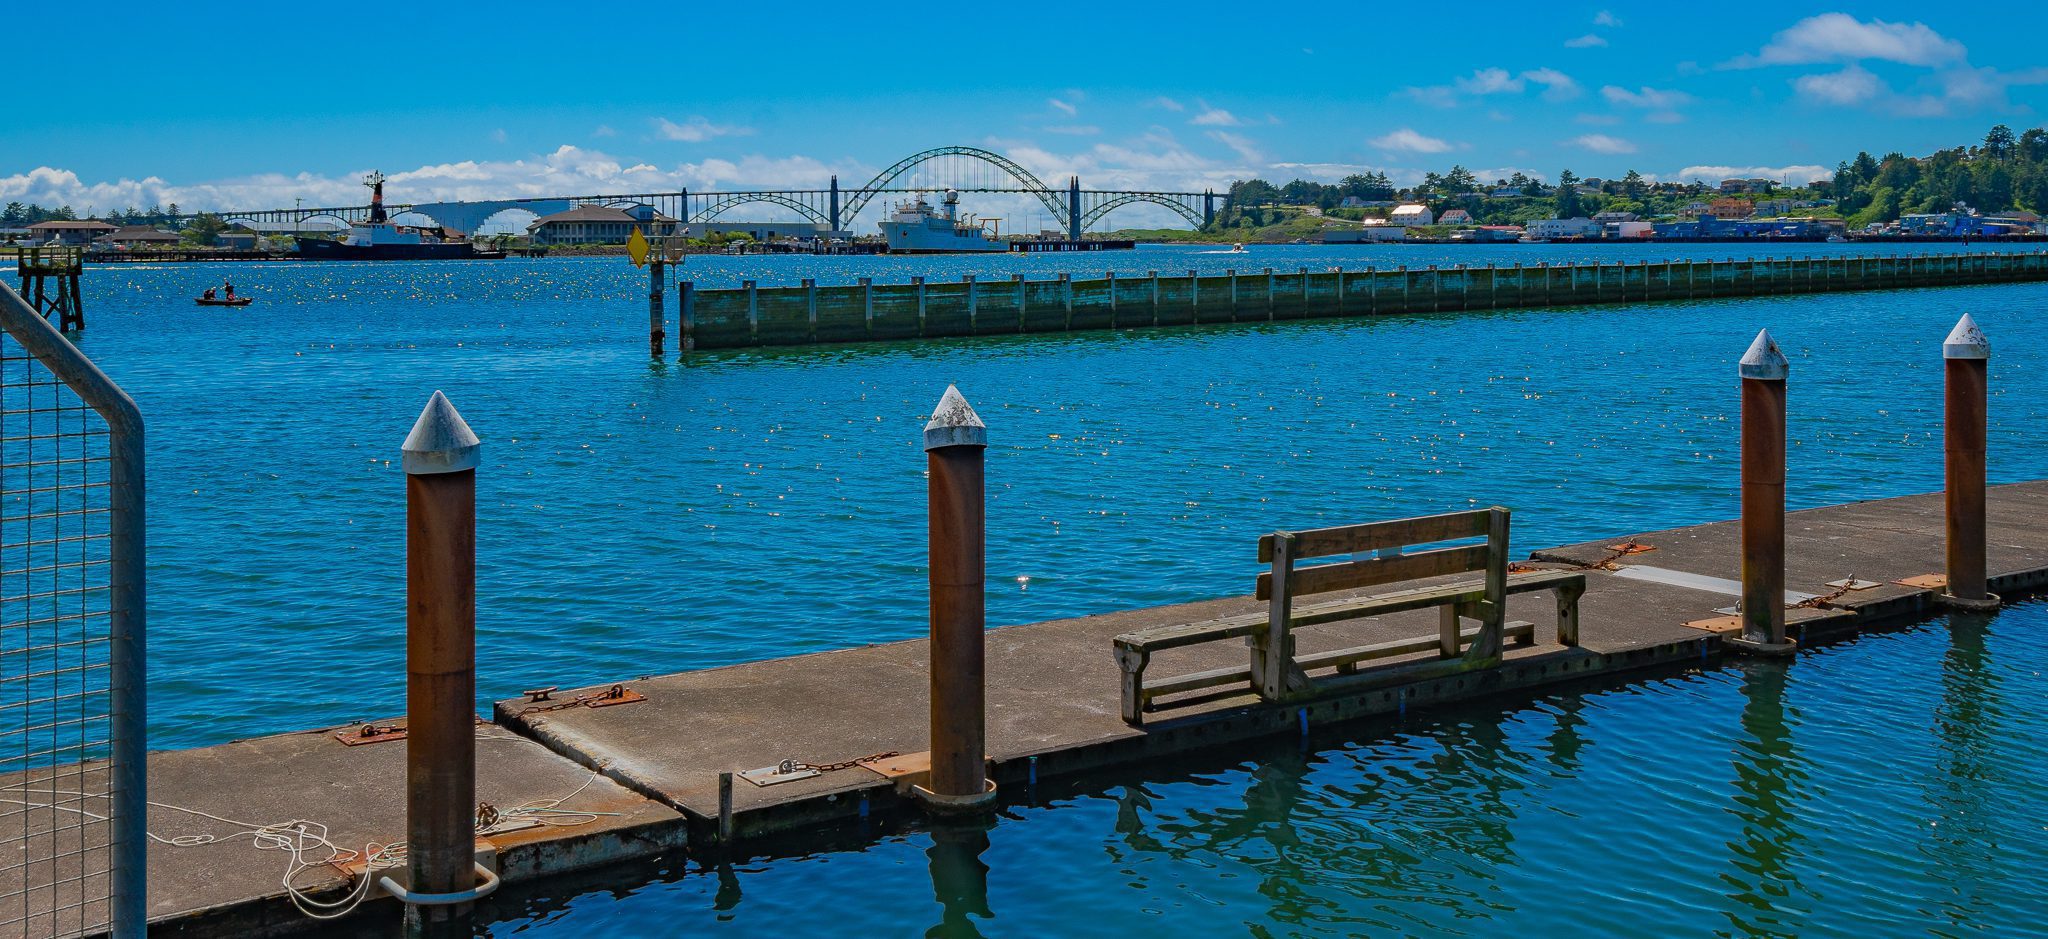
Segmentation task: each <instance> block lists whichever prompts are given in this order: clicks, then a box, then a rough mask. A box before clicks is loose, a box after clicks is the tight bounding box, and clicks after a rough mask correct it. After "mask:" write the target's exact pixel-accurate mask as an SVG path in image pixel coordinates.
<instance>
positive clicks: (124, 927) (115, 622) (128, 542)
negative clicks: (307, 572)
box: [0, 284, 149, 939]
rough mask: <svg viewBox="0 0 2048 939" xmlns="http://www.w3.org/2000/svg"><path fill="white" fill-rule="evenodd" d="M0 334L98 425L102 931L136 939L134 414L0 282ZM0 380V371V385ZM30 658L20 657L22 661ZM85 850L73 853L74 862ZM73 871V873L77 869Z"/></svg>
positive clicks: (138, 638) (142, 884) (143, 769)
mask: <svg viewBox="0 0 2048 939" xmlns="http://www.w3.org/2000/svg"><path fill="white" fill-rule="evenodd" d="M0 331H4V332H5V333H6V335H7V336H8V337H9V338H11V339H12V340H14V342H15V343H17V344H19V345H20V346H21V348H22V349H23V351H25V352H27V353H28V356H29V357H31V358H33V359H34V360H35V362H36V363H37V364H39V365H40V366H41V367H42V368H43V369H46V370H47V371H48V372H49V373H50V374H51V376H53V377H54V378H55V379H56V381H57V382H61V383H62V384H63V385H64V386H65V387H66V388H68V389H69V391H70V392H71V393H72V394H73V395H75V396H77V398H78V399H79V400H80V401H81V402H83V403H84V404H85V405H86V406H87V407H89V408H91V409H92V411H93V412H95V413H96V414H97V415H98V416H99V418H100V419H101V420H102V421H104V422H105V423H106V427H107V435H106V436H107V457H106V460H107V485H106V490H107V533H106V539H107V561H106V565H105V566H106V586H105V588H104V589H105V591H106V597H107V610H106V630H107V640H106V641H107V665H106V669H107V699H108V716H107V724H108V742H107V756H108V766H107V773H106V777H107V806H108V810H107V812H106V814H107V816H108V844H107V845H106V850H107V857H108V874H109V877H108V896H107V922H106V926H107V931H108V934H109V935H110V936H112V937H114V939H130V937H135V939H140V937H141V936H143V934H144V931H145V929H146V927H147V921H148V894H147V890H146V878H147V871H146V867H145V864H146V860H147V852H148V831H147V827H146V826H147V823H148V817H149V816H148V772H147V764H146V753H147V749H148V737H147V733H148V730H147V722H146V718H145V715H146V704H147V698H146V691H147V685H146V667H147V663H146V656H145V651H146V643H145V637H146V631H145V611H146V606H145V589H144V588H145V572H144V534H143V532H144V514H143V513H144V498H143V495H144V489H143V432H142V414H141V412H140V411H138V410H137V409H136V407H135V402H134V401H133V400H132V399H130V398H129V397H128V394H127V393H126V392H124V391H122V390H121V389H120V387H119V386H117V385H115V384H114V382H113V381H112V380H111V379H109V378H108V377H107V376H106V373H104V372H102V371H100V369H99V367H98V366H96V365H94V364H93V363H92V360H91V359H89V358H87V357H86V355H85V353H83V352H81V351H80V350H79V349H78V347H77V346H75V345H73V344H72V342H71V341H70V340H69V339H66V338H65V337H64V336H63V335H62V334H61V333H59V332H58V330H57V328H56V327H55V326H54V325H52V324H51V323H50V322H49V321H48V320H45V319H44V318H43V317H42V316H41V315H40V314H38V313H37V312H36V311H35V310H34V309H32V308H31V307H30V306H29V304H28V303H27V302H26V301H25V300H23V299H22V297H21V295H20V294H18V293H16V292H15V291H14V290H13V289H11V288H9V287H7V286H6V285H5V284H0ZM5 379H6V376H5V375H4V373H0V383H4V381H5ZM10 406H11V405H10ZM0 410H4V408H0ZM81 417H82V416H81ZM31 494H33V493H31ZM6 592H7V591H4V590H0V593H6ZM29 658H30V657H29V656H27V655H24V656H23V661H24V663H26V662H27V661H28V660H29ZM25 667H26V666H25ZM80 756H81V758H82V756H83V755H82V754H81V755H80ZM82 838H83V836H81V840H82ZM87 850H88V849H87V848H86V847H85V846H83V845H81V848H80V855H81V857H83V856H84V855H85V852H86V851H87ZM25 860H26V861H33V860H34V859H33V858H30V859H25ZM80 864H81V870H82V869H83V867H82V865H83V864H84V861H83V860H81V861H80ZM24 884H26V876H24ZM24 903H26V896H24ZM24 909H26V907H24Z"/></svg>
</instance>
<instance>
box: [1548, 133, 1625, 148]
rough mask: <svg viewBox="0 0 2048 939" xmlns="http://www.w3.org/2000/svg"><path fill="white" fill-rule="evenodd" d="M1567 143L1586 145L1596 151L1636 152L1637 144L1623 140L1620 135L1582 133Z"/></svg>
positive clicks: (1578, 145)
mask: <svg viewBox="0 0 2048 939" xmlns="http://www.w3.org/2000/svg"><path fill="white" fill-rule="evenodd" d="M1565 143H1567V144H1570V145H1573V146H1577V147H1584V148H1585V149H1587V150H1591V151H1593V152H1594V153H1634V152H1636V145H1635V144H1633V143H1630V142H1628V141H1626V140H1623V139H1621V138H1620V137H1609V136H1608V135H1606V134H1582V135H1580V136H1577V137H1573V138H1572V139H1570V140H1567V141H1565Z"/></svg>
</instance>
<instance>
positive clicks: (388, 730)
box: [334, 723, 405, 747]
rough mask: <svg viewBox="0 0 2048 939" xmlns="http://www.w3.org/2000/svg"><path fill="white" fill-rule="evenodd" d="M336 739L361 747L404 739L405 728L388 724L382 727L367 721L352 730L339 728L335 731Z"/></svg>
mask: <svg viewBox="0 0 2048 939" xmlns="http://www.w3.org/2000/svg"><path fill="white" fill-rule="evenodd" d="M334 739H336V740H339V741H341V742H342V743H345V744H347V745H349V746H351V747H360V746H363V745H365V744H372V743H385V742H388V741H392V740H404V739H405V728H403V727H392V726H390V725H388V724H387V725H384V726H381V727H380V726H378V725H376V724H374V723H366V724H364V725H363V726H361V727H357V728H354V729H351V730H337V731H335V732H334Z"/></svg>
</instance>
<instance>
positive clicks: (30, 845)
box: [0, 286, 143, 937]
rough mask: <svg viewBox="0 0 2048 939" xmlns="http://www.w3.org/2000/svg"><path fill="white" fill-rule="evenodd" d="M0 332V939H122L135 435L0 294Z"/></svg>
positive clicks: (131, 887)
mask: <svg viewBox="0 0 2048 939" xmlns="http://www.w3.org/2000/svg"><path fill="white" fill-rule="evenodd" d="M0 326H4V327H5V329H4V330H0V936H36V937H42V936H73V935H88V934H94V933H100V932H111V933H113V934H115V935H139V934H140V933H139V929H140V925H141V924H140V922H139V918H138V917H136V916H134V915H133V913H139V912H140V910H141V905H140V902H139V897H140V891H141V877H140V876H139V875H140V860H141V849H140V843H139V839H140V837H142V835H141V832H142V827H141V825H142V822H143V818H142V812H141V809H142V801H141V800H142V798H143V795H142V791H141V780H142V777H141V774H140V759H139V757H140V750H141V747H140V740H139V729H140V710H141V708H140V703H141V682H140V664H141V663H140V637H139V627H140V622H141V611H140V600H141V585H140V547H141V540H140V522H141V519H140V515H141V487H140V469H141V467H140V452H141V451H140V440H139V436H140V423H139V421H134V420H132V416H133V404H132V403H131V402H129V401H128V399H127V397H126V395H122V394H120V392H119V390H118V389H116V388H114V386H113V385H112V383H111V382H107V381H106V379H105V376H104V375H102V374H100V373H99V371H98V370H97V369H96V368H93V367H92V366H91V364H90V363H89V362H87V361H86V360H85V358H84V356H83V355H82V354H79V353H78V352H77V349H76V347H74V346H72V345H71V343H70V342H69V341H68V340H65V339H63V338H62V337H61V336H58V334H57V333H56V331H55V330H54V329H52V328H50V326H49V324H47V323H45V322H44V321H43V320H42V319H41V318H40V317H39V316H36V315H35V314H34V311H33V310H31V309H30V308H29V307H28V306H27V305H26V304H24V303H22V301H21V299H20V297H19V296H17V295H16V294H14V293H13V292H12V291H10V290H8V289H7V288H5V287H4V286H0ZM52 339H54V340H55V343H56V344H55V345H53V344H52V342H51V340H52ZM81 365H82V366H83V371H81V370H80V369H79V366H81ZM60 372H62V373H63V374H60ZM88 396H90V397H92V398H94V399H95V400H91V401H89V400H87V397H88ZM107 413H113V414H115V415H116V417H117V419H118V420H117V422H113V423H110V421H109V420H108V418H107V417H106V416H105V415H106V414H107ZM124 417H125V418H129V419H119V418H124ZM129 438H138V439H129ZM131 630H132V632H131ZM117 869H119V870H120V871H121V873H120V874H118V875H117V873H116V870H117ZM130 893H132V894H133V895H132V896H128V895H126V894H130ZM131 911H132V913H131ZM130 920H135V921H134V922H130Z"/></svg>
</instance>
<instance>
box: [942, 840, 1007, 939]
mask: <svg viewBox="0 0 2048 939" xmlns="http://www.w3.org/2000/svg"><path fill="white" fill-rule="evenodd" d="M987 850H988V826H987V825H986V824H984V823H982V822H978V821H973V820H961V819H952V820H948V821H947V822H945V823H944V824H941V825H940V826H938V827H937V828H934V829H932V846H931V847H930V848H929V849H927V850H926V851H925V857H926V858H927V859H929V860H930V861H931V873H932V898H933V899H935V900H937V901H938V902H939V906H940V907H941V909H942V910H943V913H942V914H941V917H940V920H939V924H938V925H937V926H933V927H932V928H931V929H929V930H926V931H925V935H927V936H948V937H951V936H979V935H981V931H980V930H978V929H976V928H975V926H974V923H973V922H972V921H971V920H970V919H969V917H975V916H978V917H981V918H983V919H988V918H991V917H993V916H995V913H994V911H992V910H990V909H989V906H988V865H987V864H985V863H983V862H982V860H981V856H982V854H983V853H984V852H986V851H987Z"/></svg>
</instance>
